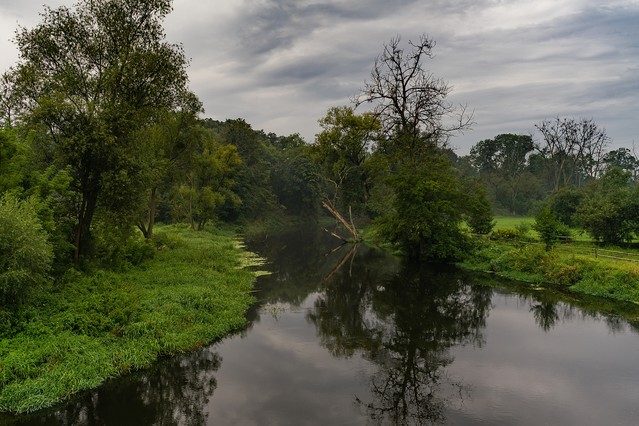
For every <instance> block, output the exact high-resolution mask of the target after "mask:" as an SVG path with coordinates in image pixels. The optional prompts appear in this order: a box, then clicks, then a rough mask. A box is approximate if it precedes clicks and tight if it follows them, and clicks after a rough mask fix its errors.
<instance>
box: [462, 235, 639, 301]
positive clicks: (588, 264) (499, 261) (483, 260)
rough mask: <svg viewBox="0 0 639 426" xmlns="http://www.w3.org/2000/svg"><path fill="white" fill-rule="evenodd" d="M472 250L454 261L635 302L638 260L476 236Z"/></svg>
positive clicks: (638, 284) (466, 266)
mask: <svg viewBox="0 0 639 426" xmlns="http://www.w3.org/2000/svg"><path fill="white" fill-rule="evenodd" d="M476 242H477V247H476V248H475V250H474V252H473V253H472V254H471V255H470V256H469V257H468V258H467V259H465V260H464V261H462V262H460V263H458V265H459V266H460V267H462V268H464V269H468V270H473V271H482V272H490V273H493V274H496V275H499V276H501V277H505V278H510V279H514V280H517V281H522V282H528V283H532V284H535V285H541V286H550V287H560V288H562V289H564V290H569V291H571V292H574V293H578V294H586V295H591V296H598V297H605V298H608V299H612V300H615V301H620V302H631V303H634V304H639V264H637V263H636V262H628V261H620V260H614V259H604V258H594V257H592V256H589V255H584V254H577V253H574V252H568V251H563V250H561V249H560V248H555V249H552V250H550V251H546V250H545V248H544V247H543V245H542V244H522V243H509V242H504V241H490V240H482V239H477V240H476Z"/></svg>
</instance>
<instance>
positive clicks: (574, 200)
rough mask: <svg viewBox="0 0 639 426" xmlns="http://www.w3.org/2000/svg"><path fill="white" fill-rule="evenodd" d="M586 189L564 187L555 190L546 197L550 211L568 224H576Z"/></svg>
mask: <svg viewBox="0 0 639 426" xmlns="http://www.w3.org/2000/svg"><path fill="white" fill-rule="evenodd" d="M584 195H585V193H584V191H582V190H579V189H576V188H573V187H563V188H560V189H558V190H557V191H554V192H553V193H552V194H550V196H549V197H548V198H547V199H546V204H547V205H548V208H549V209H550V211H551V212H552V213H553V214H554V215H555V217H557V219H558V220H559V221H560V222H561V223H564V224H566V225H567V226H571V227H573V226H575V225H577V222H576V220H575V214H576V213H577V210H578V209H579V206H580V205H581V202H582V201H583V199H584Z"/></svg>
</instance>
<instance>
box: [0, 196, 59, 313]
mask: <svg viewBox="0 0 639 426" xmlns="http://www.w3.org/2000/svg"><path fill="white" fill-rule="evenodd" d="M52 262H53V251H52V249H51V245H50V244H49V242H48V241H47V234H46V232H44V231H43V229H42V225H41V224H40V221H39V220H38V216H37V212H36V209H35V208H34V206H33V203H31V202H29V201H20V200H18V199H17V198H16V197H14V196H12V195H9V194H4V195H3V196H1V197H0V302H1V305H0V306H2V307H4V308H12V307H15V306H16V305H18V304H19V303H20V302H21V301H22V299H23V297H24V295H25V294H26V292H27V290H28V289H29V288H30V287H32V286H35V285H37V284H39V283H42V282H44V281H46V279H47V278H48V273H49V271H50V269H51V265H52ZM1 309H2V308H0V310H1Z"/></svg>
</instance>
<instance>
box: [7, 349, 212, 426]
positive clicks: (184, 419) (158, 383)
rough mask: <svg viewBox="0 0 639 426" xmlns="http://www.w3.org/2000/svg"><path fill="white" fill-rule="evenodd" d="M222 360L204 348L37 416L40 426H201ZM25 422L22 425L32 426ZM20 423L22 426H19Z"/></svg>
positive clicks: (117, 381) (119, 380) (29, 421)
mask: <svg viewBox="0 0 639 426" xmlns="http://www.w3.org/2000/svg"><path fill="white" fill-rule="evenodd" d="M221 361H222V360H221V358H220V356H219V355H218V354H217V353H215V352H212V351H211V350H210V349H207V348H203V349H200V350H196V351H193V352H190V353H188V354H185V355H182V356H179V357H175V358H171V359H166V360H163V361H160V362H158V363H155V364H154V365H153V367H151V368H150V369H148V370H144V371H141V372H138V373H134V374H132V375H131V376H129V377H126V378H122V379H118V380H115V381H113V382H110V383H107V384H105V385H104V386H102V387H100V388H99V389H97V390H95V391H92V392H90V393H87V395H85V396H84V397H81V398H78V399H77V400H75V401H74V402H73V403H70V404H69V405H67V406H66V407H65V408H62V409H60V410H58V411H55V412H52V413H51V414H49V415H44V416H43V415H42V414H41V413H40V414H39V416H38V417H37V424H40V425H65V426H66V425H68V426H71V425H73V426H84V425H86V426H88V425H151V424H152V425H162V426H165V425H166V426H177V425H193V426H195V425H203V424H206V422H207V417H208V413H207V412H206V411H205V408H206V404H207V402H208V401H209V399H210V397H211V396H212V395H213V392H214V391H215V388H216V386H217V382H216V380H215V372H216V371H217V370H218V369H219V368H220V365H221ZM33 420H36V418H35V417H34V418H33V419H31V420H30V419H28V418H24V424H33ZM17 424H22V423H20V422H18V423H17Z"/></svg>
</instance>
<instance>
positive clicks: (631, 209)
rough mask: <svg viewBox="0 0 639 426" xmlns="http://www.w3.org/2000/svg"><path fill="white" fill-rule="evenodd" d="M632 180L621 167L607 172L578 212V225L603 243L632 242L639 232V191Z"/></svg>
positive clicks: (586, 197) (587, 195)
mask: <svg viewBox="0 0 639 426" xmlns="http://www.w3.org/2000/svg"><path fill="white" fill-rule="evenodd" d="M630 178H631V174H630V173H629V172H626V171H623V170H622V169H620V168H618V167H613V168H611V169H609V170H607V171H606V173H605V174H604V175H603V176H602V177H601V179H599V181H598V182H597V185H595V186H593V188H591V189H590V191H588V193H587V194H586V196H585V197H584V200H583V201H582V202H581V204H580V205H579V207H578V209H577V213H576V218H577V222H578V223H579V224H580V225H581V226H582V227H583V228H584V229H585V230H586V231H587V232H588V233H589V234H590V235H591V236H592V237H593V238H594V239H595V240H597V241H599V242H601V243H603V244H607V245H620V244H622V243H623V242H630V241H632V239H633V235H634V233H636V232H637V231H639V220H638V219H637V218H638V217H639V190H638V188H636V187H634V188H633V187H632V186H631V185H630Z"/></svg>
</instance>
